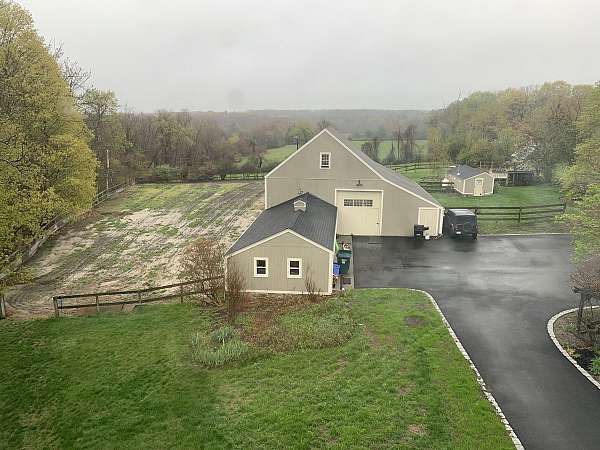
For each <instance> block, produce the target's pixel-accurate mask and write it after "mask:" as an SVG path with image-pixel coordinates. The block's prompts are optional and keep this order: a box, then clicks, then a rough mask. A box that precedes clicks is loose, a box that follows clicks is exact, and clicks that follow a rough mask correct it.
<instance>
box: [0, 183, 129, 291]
mask: <svg viewBox="0 0 600 450" xmlns="http://www.w3.org/2000/svg"><path fill="white" fill-rule="evenodd" d="M127 186H128V183H121V184H118V185H115V186H112V187H110V188H109V189H106V190H104V191H102V192H99V193H98V194H96V198H95V199H94V202H93V203H92V208H95V207H96V206H98V205H99V204H100V203H102V202H104V201H105V200H108V199H109V198H111V197H112V196H113V195H115V194H118V193H119V192H122V191H123V190H124V189H125V188H126V187H127ZM69 222H70V218H69V217H65V216H56V217H55V218H53V219H52V220H50V221H48V222H47V223H45V224H44V226H42V228H41V230H40V237H38V238H37V239H36V240H35V241H33V242H32V243H31V244H29V245H27V246H26V247H25V248H22V249H19V250H17V251H15V252H13V253H12V254H11V255H9V256H8V257H6V259H5V260H4V261H0V280H2V279H3V278H5V277H6V276H7V275H8V274H9V273H11V272H12V271H14V270H17V269H18V268H19V267H21V266H22V265H23V264H25V263H26V262H27V261H28V260H29V259H30V258H31V257H32V256H33V255H35V254H36V253H37V251H38V250H39V248H40V247H41V246H42V244H44V242H46V241H47V240H48V238H49V237H50V236H52V235H53V234H54V233H56V232H57V231H58V230H60V229H61V228H63V227H64V226H65V225H66V224H68V223H69Z"/></svg>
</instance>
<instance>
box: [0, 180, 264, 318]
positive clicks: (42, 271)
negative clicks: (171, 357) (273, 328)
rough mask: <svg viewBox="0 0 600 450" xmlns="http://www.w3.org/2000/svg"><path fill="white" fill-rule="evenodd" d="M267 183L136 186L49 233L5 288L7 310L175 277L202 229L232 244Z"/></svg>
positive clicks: (29, 309) (37, 308)
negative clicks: (21, 275)
mask: <svg viewBox="0 0 600 450" xmlns="http://www.w3.org/2000/svg"><path fill="white" fill-rule="evenodd" d="M262 199H263V183H261V182H227V183H219V182H215V183H195V184H183V183H181V184H180V183H173V184H142V185H136V186H131V187H130V188H128V189H127V190H126V191H125V192H123V193H122V194H120V195H119V196H118V197H116V198H114V199H111V200H108V201H107V202H106V203H104V204H102V205H101V206H100V207H99V208H97V209H95V210H93V211H92V212H91V213H90V214H89V215H87V216H86V217H84V218H83V219H82V220H80V221H79V222H77V223H74V224H73V225H70V226H68V227H67V228H65V229H64V230H62V231H61V232H60V233H58V234H57V235H56V236H54V237H53V238H51V239H50V240H49V241H48V242H47V243H46V244H45V245H44V246H43V247H42V249H41V250H40V252H39V253H38V254H37V255H36V256H35V257H34V258H33V259H32V260H31V261H30V262H29V263H28V264H27V265H26V266H25V271H27V272H28V273H30V276H31V278H32V279H31V280H30V282H27V283H24V284H21V285H17V286H15V287H13V288H11V289H10V290H9V291H8V292H7V301H8V303H9V314H12V315H14V316H15V317H31V316H47V315H49V314H50V313H51V310H52V306H51V297H52V295H57V294H68V293H79V292H90V291H92V292H93V291H95V290H109V289H115V288H125V287H129V288H136V287H141V286H156V285H160V284H168V283H171V282H175V281H176V280H177V275H178V273H177V272H178V267H179V258H180V256H181V253H182V251H183V249H184V248H185V247H186V246H187V245H188V244H189V243H190V242H191V241H193V240H195V239H198V238H199V237H202V236H210V237H214V238H218V239H221V240H222V241H223V243H224V244H225V245H228V244H230V243H232V242H233V241H234V240H235V239H236V238H237V237H238V236H239V235H240V234H241V233H242V232H243V231H244V230H245V229H246V228H247V226H248V225H249V224H250V223H251V222H252V220H253V219H254V218H255V217H256V216H257V215H258V214H259V212H260V210H261V209H262V207H263V202H262Z"/></svg>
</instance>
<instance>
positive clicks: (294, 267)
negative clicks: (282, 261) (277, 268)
mask: <svg viewBox="0 0 600 450" xmlns="http://www.w3.org/2000/svg"><path fill="white" fill-rule="evenodd" d="M287 265H288V267H287V269H288V275H287V276H288V278H302V260H301V259H299V258H288V260H287Z"/></svg>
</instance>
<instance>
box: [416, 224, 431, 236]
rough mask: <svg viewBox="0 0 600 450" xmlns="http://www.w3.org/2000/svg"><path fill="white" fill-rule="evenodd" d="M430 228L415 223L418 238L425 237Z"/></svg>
mask: <svg viewBox="0 0 600 450" xmlns="http://www.w3.org/2000/svg"><path fill="white" fill-rule="evenodd" d="M427 230H429V227H426V226H425V225H418V224H417V225H415V226H414V236H415V237H416V238H424V237H425V232H426V231H427Z"/></svg>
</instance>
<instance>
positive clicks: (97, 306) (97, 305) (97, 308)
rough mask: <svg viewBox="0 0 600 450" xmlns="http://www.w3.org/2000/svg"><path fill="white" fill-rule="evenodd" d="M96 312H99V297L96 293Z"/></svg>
mask: <svg viewBox="0 0 600 450" xmlns="http://www.w3.org/2000/svg"><path fill="white" fill-rule="evenodd" d="M96 312H97V313H98V314H100V299H99V297H98V296H97V295H96Z"/></svg>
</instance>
